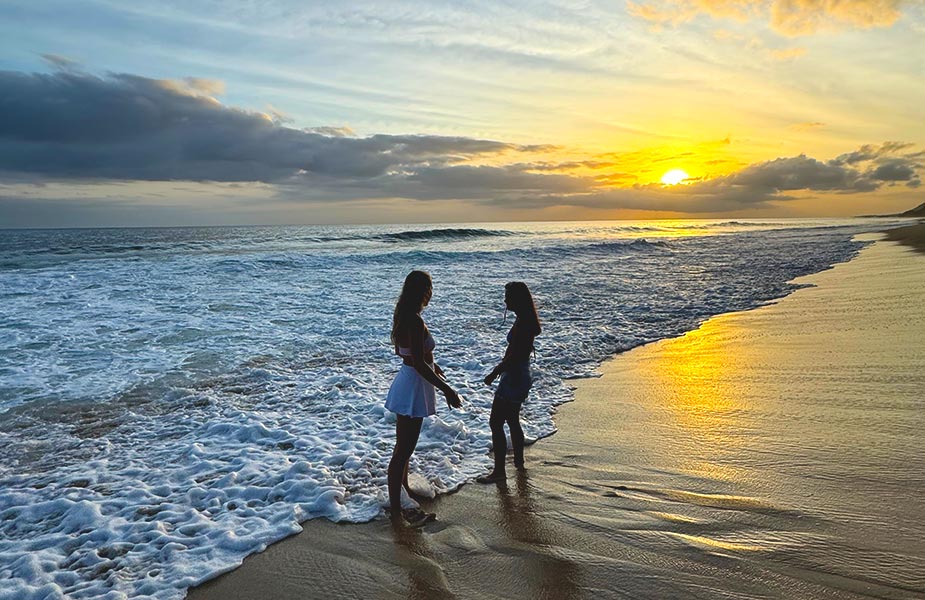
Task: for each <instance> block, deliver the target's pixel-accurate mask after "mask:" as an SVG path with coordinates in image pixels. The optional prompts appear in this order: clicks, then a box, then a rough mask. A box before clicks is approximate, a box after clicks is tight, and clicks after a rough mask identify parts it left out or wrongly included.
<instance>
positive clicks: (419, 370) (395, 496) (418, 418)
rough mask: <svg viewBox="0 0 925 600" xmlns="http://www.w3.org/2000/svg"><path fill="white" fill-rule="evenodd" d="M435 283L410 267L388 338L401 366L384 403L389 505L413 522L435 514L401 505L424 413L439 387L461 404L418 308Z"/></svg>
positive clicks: (426, 300)
mask: <svg viewBox="0 0 925 600" xmlns="http://www.w3.org/2000/svg"><path fill="white" fill-rule="evenodd" d="M432 295H433V284H432V283H431V279H430V275H429V274H428V273H426V272H424V271H412V272H411V273H409V274H408V276H407V277H405V283H404V285H403V286H402V290H401V295H400V296H399V297H398V302H397V303H396V305H395V313H394V315H393V317H392V343H393V344H394V346H395V354H397V355H398V356H400V357H401V359H402V366H401V369H400V370H399V371H398V375H396V376H395V380H394V381H393V382H392V387H391V388H390V389H389V395H388V398H387V399H386V401H385V407H386V408H387V409H389V410H390V411H392V412H394V413H395V449H394V450H393V451H392V460H391V461H390V462H389V475H388V481H389V509H390V513H391V517H392V519H393V520H395V519H399V520H401V519H404V520H405V521H407V522H408V523H410V524H413V525H417V524H420V523H423V522H424V521H427V520H431V519H433V518H434V515H433V514H429V513H424V512H422V511H420V510H417V509H412V510H407V511H402V508H401V489H402V486H404V488H405V489H406V490H407V491H408V493H409V494H410V493H411V489H410V488H409V486H408V463H409V462H410V460H411V454H412V453H414V448H415V446H416V445H417V443H418V436H419V435H420V434H421V425H422V423H423V422H424V417H429V416H431V415H433V414H435V413H436V412H437V406H436V404H437V403H436V394H435V392H434V388H435V387H436V388H437V389H439V390H440V391H441V392H442V393H443V395H444V396H446V401H447V404H449V405H450V406H451V407H452V408H459V406H460V405H461V404H462V402H461V401H460V399H459V395H458V394H457V393H456V392H455V391H454V390H453V388H451V387H450V386H449V384H448V383H447V382H446V380H445V379H444V375H443V370H442V369H441V368H440V367H439V366H438V365H437V363H435V362H434V347H435V346H436V344H435V342H434V338H433V336H431V335H430V331H428V330H427V326H426V325H425V324H424V319H422V318H421V311H423V310H424V307H425V306H427V305H428V303H430V298H431V296H432Z"/></svg>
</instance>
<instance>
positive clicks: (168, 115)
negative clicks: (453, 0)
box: [0, 71, 535, 182]
mask: <svg viewBox="0 0 925 600" xmlns="http://www.w3.org/2000/svg"><path fill="white" fill-rule="evenodd" d="M222 91H223V85H222V84H221V82H216V81H213V80H206V79H197V78H187V79H181V80H161V79H149V78H145V77H139V76H136V75H128V74H112V75H109V76H107V77H97V76H93V75H89V74H85V73H72V72H63V71H62V72H56V73H52V74H23V73H17V72H9V71H6V72H0V170H2V171H6V172H13V173H31V174H33V175H36V176H40V177H67V178H75V179H86V178H102V179H115V180H151V181H156V180H191V181H208V180H211V181H263V182H280V181H284V180H288V179H291V178H293V177H301V178H303V179H305V178H311V177H312V176H338V177H360V178H363V177H366V178H369V177H377V176H382V175H385V174H386V173H389V172H392V171H402V170H407V169H408V168H413V167H415V166H416V165H427V166H432V165H435V164H436V165H439V164H451V163H456V162H462V161H465V160H468V159H471V158H473V157H476V156H479V155H494V154H500V153H504V152H507V151H520V150H530V149H535V148H533V147H521V146H517V145H515V144H507V143H502V142H496V141H491V140H479V139H471V138H465V137H444V136H426V135H374V136H370V137H366V138H356V137H349V133H351V132H349V130H345V129H334V128H326V129H322V130H314V131H313V130H298V129H293V128H289V127H285V126H283V125H282V124H280V123H278V122H274V118H273V117H272V116H271V115H267V114H264V113H259V112H250V111H246V110H241V109H236V108H229V107H226V106H224V105H222V104H221V103H220V102H219V101H218V100H217V99H216V98H214V97H213V95H214V94H217V93H220V92H222Z"/></svg>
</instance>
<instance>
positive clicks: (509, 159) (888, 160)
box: [0, 71, 925, 213]
mask: <svg viewBox="0 0 925 600" xmlns="http://www.w3.org/2000/svg"><path fill="white" fill-rule="evenodd" d="M223 92H224V87H223V86H222V85H221V83H220V82H216V81H213V80H206V79H197V78H187V79H179V80H158V79H149V78H145V77H139V76H136V75H128V74H112V75H108V76H106V77H97V76H94V75H90V74H87V73H76V72H71V71H57V72H55V73H52V74H23V73H15V72H0V174H2V175H3V179H4V180H5V181H6V182H8V184H9V185H8V186H7V188H6V189H0V195H4V196H6V198H7V205H9V206H12V204H11V203H10V202H11V200H10V198H21V199H22V198H28V197H29V196H30V195H31V196H32V197H33V199H34V200H35V201H36V202H39V201H40V199H39V198H36V197H35V185H36V184H55V185H56V186H57V187H56V188H55V189H56V190H62V189H65V188H67V184H68V182H78V183H80V185H75V186H74V188H75V190H83V192H80V193H78V192H76V191H75V193H74V197H75V198H88V197H89V196H87V195H86V194H85V192H86V190H87V186H88V185H90V184H93V185H114V184H115V183H119V182H121V183H123V184H125V185H128V186H136V189H147V190H151V189H153V188H152V187H151V186H152V185H153V184H154V183H157V182H181V181H187V182H200V183H204V182H218V183H223V184H234V183H235V182H242V183H243V182H247V183H249V184H253V185H260V186H263V187H261V188H260V189H261V193H260V194H259V195H258V196H255V197H254V198H253V202H255V203H259V202H263V201H267V198H268V194H270V195H271V196H272V197H273V198H275V199H276V200H280V201H284V202H289V203H292V204H298V203H300V202H303V203H311V202H315V203H317V202H327V203H333V202H345V201H357V200H360V201H365V200H376V199H381V200H383V201H385V200H389V201H393V200H395V199H413V200H420V201H427V202H443V203H445V202H446V201H455V202H460V201H463V202H468V203H470V204H472V205H475V206H478V205H482V206H485V205H490V206H504V207H508V208H540V209H541V208H548V207H553V206H586V207H594V208H606V209H616V208H633V209H642V210H657V211H675V212H686V213H710V212H713V213H715V212H722V211H736V210H743V209H748V208H754V207H762V206H767V205H768V204H769V203H772V202H781V201H788V200H791V199H792V198H794V197H797V196H799V195H801V194H804V195H805V194H806V193H820V194H842V195H843V194H857V193H866V192H871V191H874V190H877V189H879V188H880V187H882V186H892V185H900V184H902V185H907V186H909V187H916V186H918V185H920V183H921V177H920V173H921V172H922V170H923V168H925V167H923V164H922V163H923V161H925V152H921V151H914V149H913V147H912V144H909V143H905V142H895V141H888V142H884V143H882V144H867V145H864V146H861V147H860V148H858V149H856V150H854V151H851V152H847V153H844V154H841V155H839V156H837V157H835V158H833V159H830V160H820V159H816V158H812V157H809V156H805V155H799V156H792V157H782V158H777V159H775V160H770V161H766V162H762V163H756V164H753V165H748V166H745V167H743V168H741V169H739V170H737V171H735V172H733V173H730V174H728V175H723V176H720V177H714V178H711V179H702V180H696V181H693V182H691V183H690V184H688V185H679V186H671V187H668V186H662V185H659V184H641V183H638V174H637V175H634V174H633V173H634V172H636V173H638V172H639V171H638V168H637V167H638V163H639V161H640V160H641V159H640V157H639V156H636V154H638V153H623V154H621V153H608V154H602V155H597V156H589V157H586V158H584V159H582V158H581V157H579V158H574V157H573V158H571V159H570V160H556V157H557V155H559V154H560V153H561V152H562V149H560V148H557V147H555V146H551V145H530V146H525V145H518V144H512V143H507V142H503V141H494V140H483V139H475V138H468V137H449V136H432V135H372V136H368V137H358V136H357V135H356V134H355V132H353V131H352V130H350V129H348V128H338V127H318V128H311V129H295V128H292V127H288V126H286V125H285V123H283V122H282V119H281V118H279V117H278V116H275V115H271V114H265V113H262V112H256V111H248V110H244V109H240V108H234V107H229V106H226V105H224V104H222V103H221V102H220V101H219V100H218V99H216V98H215V95H216V94H220V93H223ZM274 111H275V109H274ZM277 112H278V111H277ZM280 114H281V113H280ZM730 142H731V140H730V139H729V138H726V139H723V140H715V141H711V142H705V143H704V144H703V147H704V148H706V147H712V146H727V145H729V144H730ZM686 154H689V153H682V154H680V155H679V154H677V153H671V154H670V155H669V156H671V157H672V158H673V159H676V158H677V157H679V156H685V155H686ZM660 158H665V157H661V156H660V155H657V154H656V155H654V156H653V155H651V154H650V155H648V157H647V158H646V161H648V162H647V164H649V165H650V166H651V164H653V163H656V162H658V161H659V160H660ZM634 164H635V165H637V167H633V166H632V165H634ZM81 182H82V183H81ZM30 185H31V186H32V189H31V191H30V190H29V189H27V188H26V187H24V186H30ZM10 186H12V187H10ZM17 186H18V187H17ZM145 186H147V187H145ZM17 190H18V191H17ZM55 193H59V192H58V191H56V192H55ZM125 193H126V190H124V189H123V190H119V191H117V192H116V195H117V196H123V197H124V195H125ZM159 193H160V192H159ZM81 194H84V195H81ZM95 197H96V199H97V200H100V198H101V196H98V195H97V196H95ZM235 197H236V200H235V201H236V202H240V201H244V199H245V198H244V196H238V195H235ZM200 200H201V199H199V200H197V199H195V198H190V202H191V203H195V202H199V201H200ZM16 206H18V207H19V208H18V209H17V210H20V209H21V208H22V207H23V206H27V205H26V204H23V203H22V202H19V203H17V204H16ZM191 210H192V205H191Z"/></svg>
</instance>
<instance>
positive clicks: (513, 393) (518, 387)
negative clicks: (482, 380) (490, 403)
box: [495, 362, 533, 404]
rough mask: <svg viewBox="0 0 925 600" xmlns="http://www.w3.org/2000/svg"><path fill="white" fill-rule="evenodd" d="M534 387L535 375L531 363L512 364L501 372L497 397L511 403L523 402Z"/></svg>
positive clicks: (496, 391) (496, 392)
mask: <svg viewBox="0 0 925 600" xmlns="http://www.w3.org/2000/svg"><path fill="white" fill-rule="evenodd" d="M531 387H533V375H532V373H531V372H530V363H529V362H523V363H520V364H516V365H512V366H511V367H510V368H508V370H506V371H505V372H504V373H502V374H501V380H500V381H499V382H498V389H497V390H495V398H500V399H502V400H504V401H505V402H509V403H511V404H522V403H523V401H524V400H526V399H527V394H529V393H530V388H531Z"/></svg>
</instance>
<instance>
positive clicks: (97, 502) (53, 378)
mask: <svg viewBox="0 0 925 600" xmlns="http://www.w3.org/2000/svg"><path fill="white" fill-rule="evenodd" d="M882 226H883V223H882V222H881V221H859V220H853V221H849V222H837V221H812V222H810V221H806V222H775V223H762V222H743V221H738V222H705V221H678V222H654V223H642V222H640V223H558V224H491V225H486V226H472V225H465V226H459V227H439V228H436V227H426V226H416V227H401V226H395V227H269V228H261V227H249V228H205V229H197V228H190V229H150V230H143V229H142V230H119V229H114V230H54V231H9V230H7V231H0V301H2V303H0V410H2V411H4V412H2V413H0V489H2V491H0V533H2V537H0V578H3V579H6V580H7V581H9V582H11V583H10V585H9V586H7V585H5V586H4V588H3V590H2V591H0V598H4V599H6V598H17V599H18V598H30V597H34V598H44V597H56V596H57V597H61V596H65V597H72V598H84V597H99V596H103V595H104V594H111V596H110V597H113V598H116V597H122V596H121V595H122V594H125V595H128V596H132V597H155V598H178V597H182V595H183V590H184V589H185V588H186V587H189V586H190V585H193V584H195V583H197V582H199V581H202V580H203V579H206V578H208V577H211V576H214V575H215V574H216V573H218V572H222V571H224V570H227V569H228V568H230V567H232V566H234V565H235V564H237V563H238V562H239V561H240V560H241V558H242V557H243V556H245V555H247V554H249V553H252V552H254V551H257V550H259V549H261V548H263V547H265V545H266V544H267V543H269V542H271V541H274V540H277V539H279V538H281V537H283V536H285V535H288V534H289V533H292V532H294V531H297V530H298V529H299V527H298V523H299V522H300V521H302V520H304V519H307V518H313V517H326V518H329V519H333V520H354V521H362V520H367V519H370V518H373V517H375V516H376V515H377V514H378V513H379V511H380V506H381V504H382V503H383V501H384V491H385V485H384V477H385V472H384V468H385V465H386V462H387V460H388V456H389V453H390V451H391V444H392V436H393V433H392V430H393V427H394V425H393V419H392V417H391V415H390V414H389V413H387V411H385V410H384V409H383V407H382V400H383V398H384V396H385V391H386V390H387V389H388V385H389V382H390V380H391V377H392V376H393V375H394V372H395V371H396V369H397V365H398V361H397V360H396V358H395V357H394V356H393V355H392V353H391V347H390V345H389V342H388V328H389V317H390V313H391V309H392V306H393V303H394V300H395V297H396V296H397V293H398V291H399V288H400V284H401V280H402V278H403V276H404V274H405V273H407V271H409V270H410V269H412V268H423V269H427V270H429V271H430V272H431V273H432V275H433V277H434V286H435V292H434V299H433V301H432V305H431V307H430V308H428V310H427V311H426V312H425V318H426V320H427V322H428V324H429V326H430V327H431V329H432V331H433V333H434V336H435V338H436V339H437V344H438V347H437V351H436V356H437V360H438V362H439V363H440V364H441V365H442V366H443V368H444V369H445V370H446V372H447V373H448V375H449V377H450V380H451V382H452V383H453V384H454V385H456V386H457V388H458V389H460V391H461V392H462V394H463V395H464V396H465V398H466V400H467V405H466V407H465V409H464V410H463V411H458V412H452V411H449V410H446V409H444V410H441V412H440V413H439V414H438V417H436V418H434V419H431V420H429V421H428V422H427V424H426V425H425V428H424V431H423V433H422V436H421V441H420V443H419V446H418V450H417V453H416V456H415V464H414V468H415V469H416V470H417V471H419V472H421V473H423V474H424V475H425V476H426V477H427V478H428V479H429V480H430V482H431V484H432V485H433V486H434V488H435V490H436V491H438V492H440V491H445V490H450V489H454V488H455V487H457V486H458V485H459V484H460V483H462V482H463V481H465V480H466V479H467V478H470V477H472V476H473V475H474V474H476V473H479V472H481V471H482V469H484V467H485V466H486V464H487V462H488V459H487V456H486V454H485V452H486V449H487V447H488V445H489V443H490V435H489V432H488V428H487V421H488V419H487V411H488V407H489V404H490V400H491V390H489V389H487V388H485V387H484V386H482V385H481V384H480V381H481V378H482V377H483V376H484V373H485V372H486V371H487V370H489V369H490V368H491V366H492V365H493V364H494V362H495V361H497V360H498V358H499V356H500V354H501V352H502V350H503V348H502V346H501V344H502V343H503V338H504V333H505V330H506V328H507V327H508V326H509V325H510V320H508V322H507V323H506V324H505V323H504V322H503V320H502V319H503V315H502V302H501V301H502V291H503V290H502V286H503V283H504V282H506V281H509V280H513V279H520V280H525V281H527V282H528V284H529V285H530V286H531V288H532V289H533V290H534V292H535V295H536V298H537V303H538V305H539V309H540V312H541V316H542V318H543V319H544V321H545V324H546V328H545V331H544V334H543V336H542V337H541V338H540V339H539V340H538V344H537V359H536V372H537V374H538V376H537V381H536V388H535V390H534V393H533V397H532V399H531V401H530V402H529V403H528V405H526V406H525V415H524V417H525V418H524V421H525V422H524V425H525V430H526V432H527V435H528V437H533V438H536V437H541V436H544V435H548V434H550V433H551V432H552V431H554V427H553V423H552V419H551V414H552V407H553V406H555V405H556V404H559V403H562V402H565V401H568V400H570V399H571V397H572V396H571V390H570V388H569V385H568V383H567V382H566V380H567V379H568V378H571V377H580V376H586V375H589V374H591V373H593V371H594V369H595V368H596V367H597V366H598V365H599V363H600V361H601V360H603V359H605V358H606V357H608V356H609V355H611V354H612V353H614V352H617V351H620V350H625V349H628V348H631V347H633V346H637V345H639V344H642V343H645V342H648V341H651V340H655V339H660V338H664V337H669V336H673V335H677V334H679V333H681V332H683V331H686V330H690V329H692V328H693V327H695V326H696V325H697V324H698V323H700V322H701V321H702V320H703V319H705V318H707V317H709V316H711V315H714V314H718V313H722V312H728V311H734V310H743V309H748V308H753V307H755V306H759V305H761V304H763V303H766V302H767V301H769V300H771V299H774V298H779V297H781V296H783V295H785V294H787V293H789V292H790V291H792V290H794V289H796V287H798V286H797V285H795V284H793V283H788V282H790V280H792V279H793V278H794V277H797V276H800V275H805V274H808V273H813V272H816V271H819V270H823V269H825V268H827V267H828V266H829V265H831V264H833V263H837V262H840V261H844V260H847V259H849V258H850V257H851V256H853V255H854V254H855V253H856V252H857V251H858V250H859V248H861V247H862V244H861V243H858V242H855V241H853V240H852V237H853V235H854V234H856V233H858V232H862V231H868V230H871V229H879V228H881V227H882Z"/></svg>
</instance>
